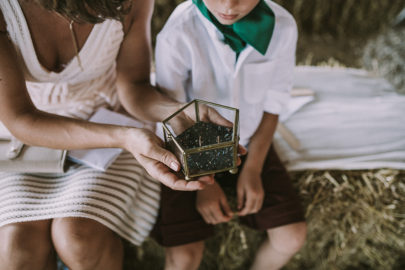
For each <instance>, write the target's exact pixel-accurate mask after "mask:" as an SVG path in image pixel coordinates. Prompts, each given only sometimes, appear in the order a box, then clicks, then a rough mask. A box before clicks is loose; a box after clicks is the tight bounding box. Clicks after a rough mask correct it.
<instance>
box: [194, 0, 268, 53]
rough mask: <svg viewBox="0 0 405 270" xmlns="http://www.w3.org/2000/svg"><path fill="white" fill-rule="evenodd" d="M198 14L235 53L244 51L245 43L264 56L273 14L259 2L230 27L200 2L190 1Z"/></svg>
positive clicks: (196, 0)
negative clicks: (213, 27)
mask: <svg viewBox="0 0 405 270" xmlns="http://www.w3.org/2000/svg"><path fill="white" fill-rule="evenodd" d="M192 1H193V3H194V4H195V5H196V6H197V7H198V9H199V10H200V13H202V15H204V17H205V18H207V19H208V20H209V21H210V22H211V24H212V25H214V26H215V27H216V28H217V29H218V30H219V31H220V32H221V33H222V34H223V35H224V42H225V43H227V44H228V45H229V46H230V47H231V48H232V49H233V50H234V51H235V52H236V53H239V52H240V51H242V50H243V49H244V47H245V46H246V43H247V44H249V45H251V46H252V47H253V48H255V49H256V50H257V51H258V52H260V53H261V54H262V55H264V54H265V53H266V51H267V48H268V47H269V44H270V40H271V37H272V35H273V31H274V26H275V16H274V12H273V11H272V10H271V9H270V7H269V6H268V5H267V4H266V3H265V2H264V1H263V0H261V1H260V2H259V3H258V4H257V6H256V7H255V8H254V9H253V10H252V11H251V12H250V13H249V14H248V15H246V16H245V17H243V18H242V19H240V20H239V21H237V22H235V23H234V24H232V25H231V26H225V25H222V24H221V23H219V22H218V20H217V19H216V18H215V17H214V16H213V15H212V14H211V13H210V12H209V11H208V9H207V8H206V6H205V4H204V2H203V1H202V0H192Z"/></svg>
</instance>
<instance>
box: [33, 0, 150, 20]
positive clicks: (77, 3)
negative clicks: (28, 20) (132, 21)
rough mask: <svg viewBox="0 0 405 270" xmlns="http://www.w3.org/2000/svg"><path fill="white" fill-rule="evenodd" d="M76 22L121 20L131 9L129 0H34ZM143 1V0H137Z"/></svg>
mask: <svg viewBox="0 0 405 270" xmlns="http://www.w3.org/2000/svg"><path fill="white" fill-rule="evenodd" d="M34 1H35V2H37V3H38V4H40V5H41V6H42V7H44V8H45V9H47V10H49V11H55V12H57V13H59V14H61V15H63V16H65V17H67V18H69V19H71V20H74V21H75V22H78V23H92V24H94V23H100V22H103V21H104V20H106V19H115V20H120V21H122V19H123V17H124V15H125V14H127V13H128V12H129V11H130V9H131V6H132V5H131V4H132V1H131V0H34ZM139 1H143V0H139Z"/></svg>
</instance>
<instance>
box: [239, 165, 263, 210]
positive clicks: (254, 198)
mask: <svg viewBox="0 0 405 270" xmlns="http://www.w3.org/2000/svg"><path fill="white" fill-rule="evenodd" d="M236 192H237V196H238V210H239V211H238V215H239V216H245V215H248V214H253V213H257V212H258V211H259V210H260V209H261V208H262V204H263V199H264V190H263V185H262V179H261V176H260V171H258V170H255V169H250V168H248V167H246V166H245V167H244V168H243V169H242V171H241V173H240V175H239V178H238V183H237V187H236Z"/></svg>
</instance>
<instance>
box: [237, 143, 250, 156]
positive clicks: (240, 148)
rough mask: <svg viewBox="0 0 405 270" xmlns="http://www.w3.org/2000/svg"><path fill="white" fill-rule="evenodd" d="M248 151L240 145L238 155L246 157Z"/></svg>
mask: <svg viewBox="0 0 405 270" xmlns="http://www.w3.org/2000/svg"><path fill="white" fill-rule="evenodd" d="M247 152H248V150H247V149H246V148H245V147H244V146H243V145H241V144H239V145H238V154H239V155H241V156H244V155H246V154H247Z"/></svg>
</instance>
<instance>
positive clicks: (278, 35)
mask: <svg viewBox="0 0 405 270" xmlns="http://www.w3.org/2000/svg"><path fill="white" fill-rule="evenodd" d="M296 41H297V28H296V24H295V21H294V19H293V18H292V16H291V15H290V14H289V13H288V12H287V11H286V10H284V9H283V8H282V7H280V6H279V5H277V4H275V3H273V2H271V1H268V0H193V1H186V2H184V3H182V4H180V5H179V6H178V7H177V8H176V10H175V11H174V12H173V14H172V15H171V16H170V18H169V20H168V22H167V23H166V25H165V27H164V28H163V30H162V31H161V32H160V33H159V35H158V37H157V45H156V80H157V84H158V86H159V87H160V88H161V89H162V90H163V91H165V92H166V93H167V94H168V95H170V96H172V97H174V98H175V99H177V100H179V101H182V102H187V101H190V100H192V99H195V98H200V99H204V100H208V101H212V102H216V103H220V104H224V105H228V106H233V107H237V108H239V110H240V143H241V144H242V145H244V146H248V149H249V152H248V155H247V156H246V158H245V159H244V162H243V164H242V167H241V169H240V173H239V174H238V175H236V176H233V175H230V174H228V173H222V174H218V175H216V176H215V179H216V183H214V184H213V185H211V186H208V187H206V188H205V189H204V190H200V191H197V192H179V191H173V190H170V189H168V188H165V187H163V191H162V202H161V210H160V216H159V218H158V223H157V224H156V227H155V230H154V236H155V239H156V240H157V241H158V242H159V243H160V244H162V245H163V246H165V247H166V269H176V270H179V269H197V268H198V266H199V264H200V261H201V259H202V253H203V248H204V242H203V241H204V240H205V239H207V238H208V237H209V236H211V235H212V234H213V224H217V223H221V222H227V221H229V220H230V219H231V217H232V215H233V213H232V211H231V209H230V207H229V204H228V202H227V199H226V197H225V195H224V192H223V190H222V187H221V186H220V184H221V185H226V184H227V183H228V184H229V183H231V184H232V183H234V184H235V185H236V193H237V204H238V206H237V207H238V211H237V213H236V214H237V215H238V216H240V220H241V222H243V223H244V224H246V225H248V226H250V227H252V228H255V229H258V230H266V231H267V233H268V236H269V240H268V241H267V242H265V243H264V244H263V246H262V247H261V248H260V250H259V252H258V254H257V256H256V259H255V261H254V263H253V266H252V268H253V269H266V270H268V269H279V268H281V267H282V266H283V265H284V264H285V263H286V262H287V261H288V260H289V259H290V258H291V256H292V255H294V254H295V253H296V252H297V251H298V250H299V249H300V248H301V246H302V245H303V243H304V241H305V234H306V225H305V221H304V218H303V214H302V211H301V206H300V203H299V199H298V197H297V195H296V194H295V192H294V191H293V188H292V186H291V183H290V180H289V178H288V175H287V173H286V171H285V169H284V168H283V166H282V165H281V163H280V161H279V159H278V158H277V156H276V154H275V152H274V149H273V148H272V147H271V142H272V138H273V134H274V131H275V128H276V125H277V121H278V114H279V113H280V111H281V110H282V108H283V106H284V104H285V103H286V102H287V100H288V97H289V91H290V89H291V87H292V83H293V79H292V74H293V68H294V64H295V47H296Z"/></svg>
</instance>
